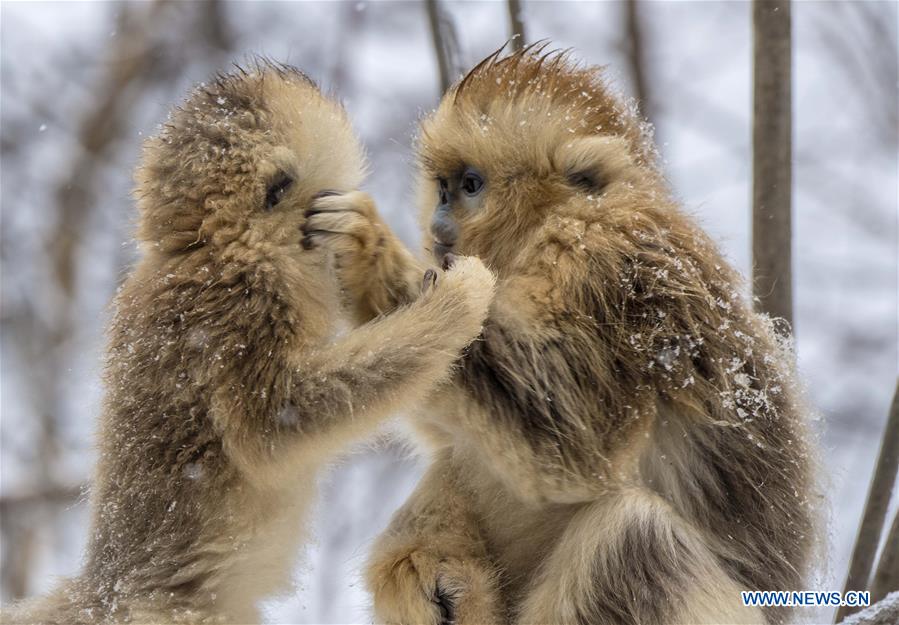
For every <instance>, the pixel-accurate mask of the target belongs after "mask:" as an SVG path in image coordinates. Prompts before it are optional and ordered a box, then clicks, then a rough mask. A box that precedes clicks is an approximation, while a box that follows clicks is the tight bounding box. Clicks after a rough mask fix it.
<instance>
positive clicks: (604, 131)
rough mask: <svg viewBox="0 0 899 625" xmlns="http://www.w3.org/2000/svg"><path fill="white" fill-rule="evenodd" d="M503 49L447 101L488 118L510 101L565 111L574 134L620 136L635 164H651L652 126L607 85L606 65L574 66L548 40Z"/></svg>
mask: <svg viewBox="0 0 899 625" xmlns="http://www.w3.org/2000/svg"><path fill="white" fill-rule="evenodd" d="M507 46H508V42H506V43H505V44H503V46H502V47H500V48H499V49H497V50H496V51H494V52H493V53H492V54H490V55H488V56H487V57H486V58H485V59H483V60H482V61H481V62H480V63H478V64H477V65H475V67H473V68H472V69H471V71H469V72H468V73H467V74H466V75H465V76H464V77H462V79H460V80H459V82H457V83H456V84H455V85H454V86H453V87H451V89H450V91H449V93H448V95H447V97H446V98H445V101H447V100H448V101H450V102H451V103H452V105H453V106H455V107H458V108H461V109H474V110H475V111H477V112H479V113H480V114H485V115H487V116H490V115H491V111H495V110H496V109H497V108H499V107H500V106H503V104H499V105H498V104H497V103H506V104H507V103H509V102H512V103H514V104H516V105H519V106H524V107H527V108H528V109H529V110H530V109H531V108H532V109H533V110H535V111H542V110H544V109H545V110H547V111H548V110H556V111H564V112H565V115H567V116H568V118H570V119H572V120H576V121H577V124H576V125H572V132H575V133H576V134H579V135H617V136H620V137H623V138H625V139H626V140H627V141H628V143H629V144H630V146H631V151H632V153H633V155H634V157H635V158H636V159H637V160H638V161H639V162H641V163H645V164H651V163H652V162H653V161H654V160H655V159H654V156H655V149H654V147H653V141H652V126H651V125H650V124H648V123H647V122H646V121H645V120H644V119H642V118H641V117H640V115H639V113H638V111H637V107H636V105H635V104H634V103H633V102H629V101H626V100H625V99H624V98H623V97H621V96H620V95H619V94H618V93H616V91H615V90H614V89H613V88H612V87H611V86H610V83H609V81H608V80H607V79H606V67H605V66H603V65H586V64H583V63H580V62H578V61H575V60H573V58H572V49H571V48H565V49H561V48H552V47H551V44H550V42H549V41H547V40H541V41H538V42H536V43H533V44H531V45H528V46H526V47H524V48H522V49H520V50H515V51H511V52H508V53H506V48H507Z"/></svg>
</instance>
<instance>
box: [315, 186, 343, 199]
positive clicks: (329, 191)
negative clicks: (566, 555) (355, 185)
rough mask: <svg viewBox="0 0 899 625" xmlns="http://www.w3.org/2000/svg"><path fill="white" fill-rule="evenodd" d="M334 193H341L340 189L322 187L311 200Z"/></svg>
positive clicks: (333, 194) (330, 195)
mask: <svg viewBox="0 0 899 625" xmlns="http://www.w3.org/2000/svg"><path fill="white" fill-rule="evenodd" d="M335 195H342V193H341V192H340V191H335V190H334V189H322V190H321V191H319V192H318V193H316V194H315V195H313V196H312V199H313V200H319V199H321V198H323V197H332V196H335Z"/></svg>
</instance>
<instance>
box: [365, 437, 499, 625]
mask: <svg viewBox="0 0 899 625" xmlns="http://www.w3.org/2000/svg"><path fill="white" fill-rule="evenodd" d="M472 510H473V506H472V505H471V503H470V501H469V496H468V494H467V492H466V490H465V487H464V485H463V484H462V483H461V482H460V480H459V476H458V475H457V472H456V470H455V468H454V466H453V464H452V461H451V459H450V458H449V454H448V453H443V454H442V455H441V456H440V457H438V458H437V460H436V461H435V462H434V463H433V464H432V465H431V467H430V469H429V470H428V473H427V474H426V475H425V477H424V478H423V479H422V481H421V482H420V483H419V485H418V487H417V488H416V490H415V492H414V493H413V494H412V496H411V497H410V498H409V500H408V501H406V503H405V504H404V505H403V507H402V508H400V510H399V511H397V513H396V514H395V515H394V518H393V520H392V521H391V524H390V527H389V528H388V529H387V531H386V532H385V533H384V534H383V535H382V536H381V537H380V538H379V539H378V541H377V543H376V544H375V546H374V548H373V551H372V555H371V557H370V559H369V562H368V565H367V567H366V569H367V570H366V581H367V585H368V588H369V590H370V591H371V592H372V595H373V597H374V612H375V618H376V619H377V622H385V623H398V624H402V625H420V624H427V623H431V624H434V625H437V624H439V623H448V622H452V623H456V624H458V625H469V624H470V625H489V624H492V623H503V622H506V619H505V613H504V611H503V608H502V602H501V596H500V593H499V588H498V586H499V584H498V577H497V574H496V571H495V567H494V566H493V564H492V563H491V561H490V559H489V557H488V554H487V550H486V546H485V544H484V541H483V539H482V538H481V535H480V529H479V527H478V524H477V521H476V519H475V518H474V516H473V515H472Z"/></svg>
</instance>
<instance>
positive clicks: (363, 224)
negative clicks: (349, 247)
mask: <svg viewBox="0 0 899 625" xmlns="http://www.w3.org/2000/svg"><path fill="white" fill-rule="evenodd" d="M300 230H301V231H302V232H303V234H304V235H308V234H311V233H313V232H315V233H318V234H330V235H343V236H348V237H353V238H354V239H356V240H357V241H358V242H359V244H360V245H362V246H363V247H365V246H368V245H369V244H370V243H372V242H373V238H374V236H373V234H372V232H371V228H370V226H369V223H368V221H367V220H366V219H365V218H364V217H362V216H360V215H357V214H356V213H341V212H321V213H316V214H314V215H311V216H309V218H307V219H306V222H305V223H304V224H303V225H302V226H301V228H300Z"/></svg>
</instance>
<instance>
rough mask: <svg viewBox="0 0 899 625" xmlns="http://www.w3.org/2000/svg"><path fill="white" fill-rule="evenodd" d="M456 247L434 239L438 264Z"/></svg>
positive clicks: (453, 244) (435, 256)
mask: <svg viewBox="0 0 899 625" xmlns="http://www.w3.org/2000/svg"><path fill="white" fill-rule="evenodd" d="M455 245H456V244H455V243H444V242H443V241H438V240H437V239H434V258H436V259H437V261H438V262H439V261H442V260H443V257H444V256H446V255H447V254H449V253H450V252H452V251H453V248H454V247H455Z"/></svg>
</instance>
